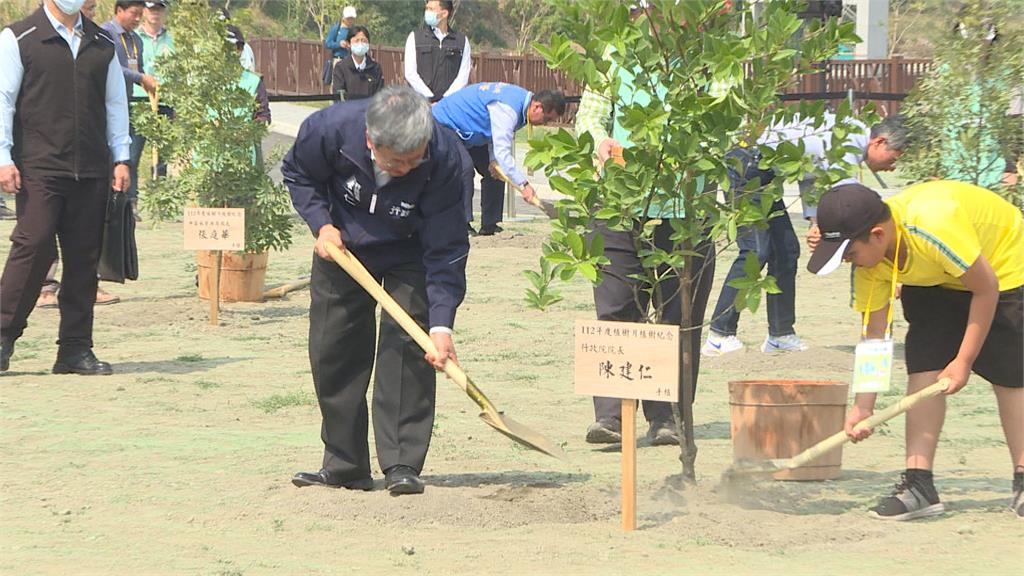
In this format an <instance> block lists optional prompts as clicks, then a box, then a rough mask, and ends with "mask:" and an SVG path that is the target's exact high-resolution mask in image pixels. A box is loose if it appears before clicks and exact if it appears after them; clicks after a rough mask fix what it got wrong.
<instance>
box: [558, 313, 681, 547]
mask: <svg viewBox="0 0 1024 576" xmlns="http://www.w3.org/2000/svg"><path fill="white" fill-rule="evenodd" d="M575 334H576V337H575V343H574V345H575V350H576V352H575V359H576V362H575V364H576V374H575V383H576V393H577V394H585V395H588V396H606V397H610V398H621V399H622V412H621V420H622V529H623V530H626V531H630V530H635V529H636V401H637V400H661V401H663V402H678V401H679V327H678V326H675V325H672V324H639V323H634V322H604V321H601V320H580V319H577V320H576V331H575Z"/></svg>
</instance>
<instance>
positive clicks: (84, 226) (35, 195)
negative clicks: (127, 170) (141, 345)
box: [0, 173, 110, 352]
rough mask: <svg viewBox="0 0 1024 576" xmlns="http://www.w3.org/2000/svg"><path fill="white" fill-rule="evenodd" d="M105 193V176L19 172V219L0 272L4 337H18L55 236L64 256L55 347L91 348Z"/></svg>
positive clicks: (52, 256)
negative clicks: (77, 176)
mask: <svg viewBox="0 0 1024 576" xmlns="http://www.w3.org/2000/svg"><path fill="white" fill-rule="evenodd" d="M108 194H110V180H109V179H108V178H83V179H81V180H79V181H75V179H74V178H62V177H53V176H38V175H32V174H25V173H22V175H21V191H20V192H18V196H17V199H18V206H17V213H18V223H17V224H16V225H15V226H14V231H13V232H12V233H11V252H10V254H8V255H7V263H6V264H5V265H4V272H3V276H2V277H0V337H2V338H3V339H4V340H8V341H14V340H17V339H18V338H20V337H21V334H22V332H24V331H25V327H26V326H27V325H28V316H29V314H31V313H32V309H33V308H34V307H35V304H36V298H38V297H39V290H40V288H42V286H43V280H44V279H45V278H46V272H47V270H49V268H50V265H51V264H53V261H54V259H56V258H57V240H58V239H59V240H60V250H61V255H62V257H63V260H64V275H63V278H62V285H63V287H62V290H61V291H60V295H59V297H58V301H59V303H60V332H59V336H58V338H59V339H58V344H59V345H60V351H61V352H77V351H80V350H83V349H88V348H92V322H93V305H95V304H96V284H97V279H96V265H97V262H99V257H100V246H101V244H102V241H103V219H104V216H105V214H106V205H107V195H108Z"/></svg>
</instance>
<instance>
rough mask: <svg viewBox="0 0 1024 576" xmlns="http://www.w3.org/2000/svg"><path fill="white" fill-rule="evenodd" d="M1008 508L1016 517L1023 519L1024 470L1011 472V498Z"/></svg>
mask: <svg viewBox="0 0 1024 576" xmlns="http://www.w3.org/2000/svg"><path fill="white" fill-rule="evenodd" d="M1018 470H1021V469H1020V468H1018ZM1010 509H1011V510H1013V511H1014V512H1016V513H1017V518H1019V519H1021V520H1024V470H1021V471H1019V472H1014V473H1013V500H1012V501H1011V502H1010Z"/></svg>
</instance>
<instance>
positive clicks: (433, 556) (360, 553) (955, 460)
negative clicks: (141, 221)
mask: <svg viewBox="0 0 1024 576" xmlns="http://www.w3.org/2000/svg"><path fill="white" fill-rule="evenodd" d="M545 226H546V225H545V224H543V223H540V222H537V223H524V224H512V225H509V226H507V230H506V232H504V233H503V234H501V235H500V236H498V237H494V238H479V239H474V240H473V250H472V253H471V257H470V261H469V264H470V272H469V296H468V298H467V300H466V303H465V304H464V306H463V307H462V309H461V310H460V312H459V320H458V334H457V340H456V343H457V346H458V350H459V353H460V356H461V358H462V359H463V363H464V366H465V368H466V370H467V372H468V373H469V374H471V375H472V376H473V378H474V379H475V381H476V382H477V383H478V384H479V385H480V386H481V387H482V388H483V389H484V390H485V391H486V392H487V393H488V395H489V396H490V397H491V398H492V399H493V400H494V402H495V403H496V404H497V405H498V406H499V407H500V408H502V409H503V410H505V411H506V412H508V413H509V414H511V415H513V416H515V417H516V418H517V419H519V420H521V421H523V422H525V423H527V424H530V425H532V426H534V427H535V428H537V429H540V430H542V431H544V432H545V433H546V434H547V435H548V436H549V437H551V438H552V439H555V440H556V441H558V442H561V443H563V446H564V448H565V450H566V452H567V453H568V456H569V459H568V461H567V462H564V463H563V462H558V461H555V460H553V459H550V458H546V457H544V456H541V455H538V454H536V453H532V452H529V451H526V450H524V449H522V448H520V447H518V446H516V445H513V444H512V443H511V442H509V441H508V440H507V439H505V438H504V437H502V436H500V435H499V434H497V433H494V432H493V431H491V430H490V429H489V428H488V427H487V426H485V425H484V424H483V423H482V422H480V421H479V420H478V418H477V416H476V410H475V406H474V405H473V404H472V403H471V402H470V401H469V399H468V398H466V397H465V396H464V395H463V394H462V393H461V392H460V391H459V390H458V388H456V387H455V386H454V385H453V384H451V383H448V382H443V381H442V382H440V383H439V386H438V391H439V393H438V408H437V411H438V415H437V421H436V426H435V431H434V438H433V444H432V447H431V453H430V457H429V459H428V462H427V466H426V469H425V470H424V478H425V480H426V481H427V483H428V489H427V492H426V493H425V494H424V495H422V496H419V497H403V498H392V497H390V496H389V495H388V494H387V492H386V491H385V490H383V489H382V488H383V487H382V484H383V482H382V480H381V478H380V476H379V475H378V482H377V489H376V490H375V491H373V492H368V493H353V492H348V491H344V490H328V489H317V488H305V489H298V488H295V487H293V486H292V485H291V483H290V482H289V478H290V476H291V475H292V474H293V473H294V472H296V471H298V470H315V469H316V468H318V466H319V463H320V457H321V444H320V440H319V427H320V415H319V411H318V409H317V407H316V404H315V399H314V395H313V387H312V382H311V379H310V376H309V367H308V360H307V356H306V329H307V321H308V320H307V307H308V300H309V296H308V292H299V293H294V294H292V295H290V296H289V297H287V298H286V299H284V300H280V301H273V302H268V303H265V304H229V305H225V307H224V309H223V311H222V313H221V325H220V326H216V327H214V326H210V325H209V324H208V323H207V306H206V304H205V303H204V302H201V301H199V300H198V299H197V297H196V296H195V289H194V287H193V275H194V270H195V264H194V256H193V255H192V254H191V253H188V252H184V251H182V250H181V249H180V243H181V231H180V228H179V225H161V226H159V227H153V226H151V225H149V224H148V223H146V224H145V225H143V226H142V228H141V229H140V230H139V234H138V237H139V243H140V251H141V253H142V280H141V281H139V282H136V283H130V284H128V285H127V286H117V285H112V286H107V288H108V289H109V290H111V291H112V292H115V293H116V294H118V295H120V296H121V297H122V298H123V301H122V302H121V303H120V304H117V305H114V306H107V307H101V308H98V309H97V311H96V343H97V344H96V351H97V353H98V355H99V356H100V357H101V358H102V359H105V360H108V361H110V362H112V363H113V364H114V367H115V370H116V374H115V375H113V376H110V377H101V378H83V377H75V376H53V375H50V374H49V369H50V367H51V365H52V362H53V359H54V355H55V353H56V346H55V344H54V340H55V338H56V325H57V318H58V314H57V312H56V311H54V310H37V311H36V312H35V313H34V314H33V315H32V317H31V318H30V326H29V328H28V330H27V332H26V334H25V336H24V337H23V338H22V339H21V340H20V341H19V342H18V347H17V352H16V355H15V358H14V360H13V365H12V370H11V372H9V373H7V374H5V375H4V376H3V377H2V378H0V444H2V446H3V450H2V453H0V573H3V574H17V575H23V574H61V575H64V574H146V575H150V574H202V575H243V574H244V575H246V576H249V575H257V574H311V575H312V574H339V573H340V574H381V573H399V574H402V573H417V574H444V575H449V574H588V575H596V574H672V573H696V574H703V573H710V572H712V571H714V572H717V573H722V574H826V573H828V574H879V573H885V572H889V573H909V572H910V571H912V570H913V571H914V572H915V573H922V574H992V575H997V574H1010V573H1019V570H1020V566H1021V561H1022V559H1024V555H1022V544H1021V542H1022V535H1024V523H1022V522H1020V521H1018V520H1017V519H1016V518H1015V517H1014V516H1013V515H1012V513H1011V512H1009V510H1008V507H1007V504H1008V502H1009V496H1010V472H1011V468H1010V465H1009V460H1008V457H1007V456H1008V455H1007V450H1006V446H1005V444H1004V441H1003V436H1002V432H1001V430H1000V428H999V421H998V417H997V414H996V409H995V401H994V398H993V395H992V392H991V389H990V387H989V386H988V385H987V384H986V383H985V382H983V381H981V380H977V379H975V380H973V381H972V382H971V384H970V385H969V386H968V387H967V388H966V389H965V390H964V391H963V392H962V393H960V394H959V395H957V396H955V397H953V398H952V399H951V400H950V408H951V409H950V417H949V422H948V423H947V426H946V429H945V432H944V437H943V441H942V445H941V447H940V453H939V461H938V477H937V486H938V488H939V490H940V493H941V495H942V497H943V498H944V500H945V502H946V503H947V506H948V507H949V510H950V511H949V513H947V514H946V515H945V516H942V517H939V518H935V519H930V520H926V521H920V522H915V523H910V524H893V523H885V522H880V521H876V520H871V519H869V518H868V517H867V516H866V515H865V514H864V510H865V508H866V507H867V506H869V505H871V504H873V503H874V501H875V500H876V499H877V498H878V497H879V496H880V495H882V494H883V493H884V492H886V491H888V489H889V488H890V486H891V484H892V482H893V481H894V480H895V479H896V476H897V475H898V472H899V471H900V470H901V469H902V451H903V448H902V438H903V424H902V421H894V422H892V423H890V425H889V426H887V427H885V428H884V429H882V430H881V431H880V432H879V433H878V434H877V435H876V436H875V437H874V438H872V439H871V440H870V441H869V442H868V443H865V444H861V445H858V446H853V447H851V446H847V449H846V451H845V454H844V456H845V459H844V473H843V475H842V477H841V478H840V479H838V480H835V481H828V482H808V483H779V482H763V483H759V484H756V485H752V486H747V487H742V488H740V489H739V490H728V491H727V490H723V489H721V487H719V475H720V474H721V472H722V471H723V470H724V469H725V468H726V467H728V466H729V465H730V463H731V459H732V453H731V443H730V439H729V406H728V392H727V390H728V388H727V386H728V382H729V381H730V380H738V379H750V378H801V379H806V378H824V379H836V380H844V379H847V378H848V374H849V371H850V369H851V367H852V364H853V355H852V350H853V349H852V343H853V342H854V341H855V340H856V336H857V331H858V324H857V318H855V317H854V316H853V315H852V314H851V313H850V312H849V310H848V309H847V307H846V303H847V285H846V283H847V281H848V280H847V277H846V275H844V274H836V275H834V277H829V278H826V279H817V278H812V277H810V276H808V275H807V274H805V273H801V275H800V277H799V280H798V290H799V297H798V301H799V304H798V330H799V332H800V334H801V335H802V336H803V337H804V339H805V340H806V341H807V342H808V343H809V344H810V345H811V349H810V350H808V351H806V352H800V353H791V354H786V355H781V356H765V355H763V354H762V353H760V352H759V351H758V350H757V347H758V345H759V344H760V342H761V340H762V339H763V338H764V335H765V332H766V324H765V321H764V312H763V311H760V312H758V313H757V314H747V315H745V316H744V318H743V320H742V322H741V328H740V330H741V333H740V336H741V338H742V339H743V340H744V341H745V342H746V344H747V345H748V347H747V349H746V350H744V351H742V352H738V353H735V354H732V355H729V356H725V357H722V358H716V359H711V360H706V361H705V362H704V364H703V365H702V369H701V380H700V389H699V393H698V398H697V403H696V407H695V411H696V422H697V428H696V430H697V441H698V444H699V447H700V456H699V459H698V462H697V464H698V468H697V469H698V481H699V484H698V485H697V486H696V487H688V488H685V489H677V488H674V487H673V485H672V483H671V482H668V481H667V479H668V478H669V477H670V476H672V475H673V474H676V473H677V472H678V469H679V466H678V461H677V460H676V457H677V455H678V451H677V449H676V448H674V447H650V446H648V445H646V443H645V442H641V447H640V449H639V456H638V459H639V463H638V466H639V486H640V497H639V530H637V531H636V532H633V533H629V534H624V533H622V532H621V531H620V529H619V499H618V481H619V452H618V450H617V448H615V447H611V448H609V447H603V448H602V447H595V446H591V445H588V444H586V443H584V442H583V434H584V430H585V429H586V426H587V425H588V424H589V423H590V422H591V420H592V418H593V412H592V407H591V402H590V399H589V398H585V397H579V396H576V395H574V394H573V392H572V390H573V383H572V346H571V334H572V332H571V330H572V322H573V319H574V318H578V317H584V318H589V317H592V316H593V306H592V302H591V297H590V289H589V287H588V286H586V285H584V284H582V283H575V284H572V285H570V286H567V287H566V288H565V289H564V294H565V296H566V300H565V302H563V303H562V304H560V305H558V306H557V307H556V309H554V310H551V311H548V312H543V313H542V312H538V311H535V310H530V309H527V308H526V306H525V304H524V290H525V286H526V280H525V278H524V277H523V276H522V275H521V274H520V271H521V270H523V269H525V268H528V267H531V266H534V265H535V263H536V260H537V257H538V254H539V247H540V243H541V241H542V238H543V234H544V230H545ZM10 229H11V223H8V222H4V223H2V224H0V232H2V233H3V234H4V235H7V234H8V233H9V232H10ZM297 230H299V234H298V236H297V242H296V246H295V247H294V248H293V249H291V250H290V251H289V252H287V253H284V254H274V255H272V257H271V264H270V273H269V277H268V285H275V284H279V283H282V282H284V281H287V280H292V279H296V278H299V277H301V276H303V275H305V274H307V273H308V270H309V257H310V246H311V242H310V241H309V240H308V236H306V235H305V234H304V233H303V231H302V230H301V229H299V228H298V227H297ZM7 250H8V245H7V244H6V243H4V244H3V245H2V246H0V256H3V257H6V251H7ZM725 258H726V259H723V260H722V261H721V263H720V265H719V276H721V275H722V274H723V273H724V271H725V269H726V268H727V264H728V260H727V258H728V256H726V257H725ZM902 329H903V326H902V325H900V326H898V332H897V336H899V335H900V334H901V333H902ZM901 373H902V364H900V365H898V366H897V374H901ZM897 381H900V382H901V381H902V379H901V378H899V377H897ZM885 400H886V401H890V400H891V398H890V399H885ZM640 420H641V421H642V418H641V419H640ZM645 430H646V429H645V428H642V429H641V430H639V433H640V434H641V435H642V433H643V432H644V431H645Z"/></svg>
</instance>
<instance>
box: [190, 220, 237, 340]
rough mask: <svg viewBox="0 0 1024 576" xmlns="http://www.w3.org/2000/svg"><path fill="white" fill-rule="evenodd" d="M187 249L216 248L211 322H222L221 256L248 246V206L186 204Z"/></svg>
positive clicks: (214, 323)
mask: <svg viewBox="0 0 1024 576" xmlns="http://www.w3.org/2000/svg"><path fill="white" fill-rule="evenodd" d="M184 223H185V225H184V232H185V250H212V251H213V262H214V264H213V291H212V293H211V294H210V324H212V325H213V326H217V325H218V324H219V323H220V320H219V314H220V260H221V252H222V251H224V250H229V251H241V250H244V249H245V209H243V208H199V207H192V208H185V217H184Z"/></svg>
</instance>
